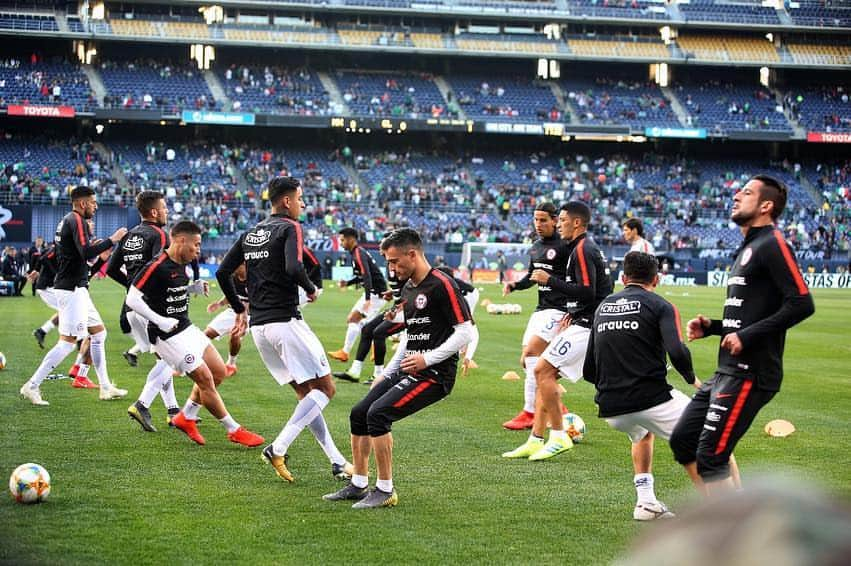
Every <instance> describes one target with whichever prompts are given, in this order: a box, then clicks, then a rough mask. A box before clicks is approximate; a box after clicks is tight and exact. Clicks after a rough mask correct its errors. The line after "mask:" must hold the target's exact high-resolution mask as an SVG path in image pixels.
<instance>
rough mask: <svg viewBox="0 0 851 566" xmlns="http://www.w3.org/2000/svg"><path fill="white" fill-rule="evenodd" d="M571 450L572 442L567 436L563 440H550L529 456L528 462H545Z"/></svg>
mask: <svg viewBox="0 0 851 566" xmlns="http://www.w3.org/2000/svg"><path fill="white" fill-rule="evenodd" d="M571 448H573V441H572V440H571V439H570V437H569V436H565V437H564V439H550V440H548V441H547V443H546V444H544V446H543V447H542V448H541V449H540V450H538V451H537V452H535V453H534V454H532V455H531V456H529V460H531V461H533V462H537V461H538V460H547V459H548V458H552V457H553V456H557V455H558V454H561V453H562V452H567V451H568V450H570V449H571Z"/></svg>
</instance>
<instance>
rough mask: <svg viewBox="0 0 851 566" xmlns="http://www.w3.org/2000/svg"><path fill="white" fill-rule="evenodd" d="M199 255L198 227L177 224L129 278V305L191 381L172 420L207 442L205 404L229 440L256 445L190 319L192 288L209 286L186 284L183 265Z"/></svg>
mask: <svg viewBox="0 0 851 566" xmlns="http://www.w3.org/2000/svg"><path fill="white" fill-rule="evenodd" d="M200 254H201V228H200V227H199V226H198V225H197V224H195V223H193V222H190V221H188V220H184V221H181V222H178V223H177V224H175V225H174V226H173V227H172V229H171V242H170V244H169V246H168V248H166V249H165V250H163V251H162V253H161V254H160V255H159V256H158V257H157V258H156V259H154V260H153V261H151V262H149V263H148V264H147V265H145V266H144V267H143V268H142V269H140V270H139V273H138V274H137V275H136V277H135V278H134V279H133V285H132V286H131V287H130V290H129V291H128V292H127V306H128V307H130V308H131V309H133V311H135V312H136V314H138V315H139V316H142V317H143V318H145V320H147V321H148V335H149V337H150V342H151V344H153V346H154V351H155V352H156V353H157V355H158V356H159V357H160V358H162V359H163V360H165V362H166V363H168V364H169V365H170V366H171V367H172V368H174V369H175V370H177V371H179V372H181V373H186V375H188V376H189V378H190V379H191V380H192V381H194V382H195V385H194V386H193V387H192V393H191V394H190V395H189V400H188V401H187V402H186V405H185V406H184V408H183V410H181V411H180V412H179V413H177V414H176V415H175V416H174V418H172V419H171V423H172V424H173V425H174V426H175V427H177V428H178V429H180V430H181V431H183V432H184V433H186V435H187V436H188V437H189V438H191V439H192V440H193V441H194V442H196V443H198V444H202V445H203V444H205V443H206V441H205V439H204V437H203V436H201V433H200V432H199V431H198V428H197V426H196V424H197V420H198V410H199V409H200V408H201V406H202V405H203V406H204V407H205V408H206V409H207V410H208V411H209V412H210V414H212V415H213V416H214V417H216V419H217V420H218V421H219V422H220V423H221V424H222V426H223V427H224V428H225V430H226V431H227V436H228V439H229V440H230V441H231V442H235V443H237V444H242V445H244V446H259V445H260V444H262V443H263V437H262V436H260V435H258V434H255V433H253V432H251V431H249V430H248V429H246V428H245V427H242V426H240V425H239V423H238V422H236V421H235V420H234V418H233V417H232V416H231V415H230V413H228V410H227V409H226V408H225V404H224V401H222V398H221V397H220V396H219V392H218V391H217V390H216V382H217V381H221V379H222V378H223V377H224V373H225V364H224V362H223V361H222V357H221V356H220V355H219V352H218V350H216V349H215V348H213V345H212V344H210V340H209V339H208V338H207V337H206V336H204V333H203V332H201V330H200V329H199V328H198V327H197V326H195V325H194V324H192V321H191V320H189V295H190V293H191V294H195V295H197V294H201V293H203V294H205V295H206V294H207V291H208V286H207V283H206V281H200V280H199V281H195V282H194V283H192V284H190V283H189V277H188V276H187V275H186V266H187V265H188V264H189V263H190V262H192V260H194V259H197V258H198V256H199V255H200ZM163 377H164V376H163ZM168 377H169V378H170V377H171V376H168ZM148 385H149V384H146V385H145V389H148ZM143 393H144V392H143ZM156 394H157V392H156V384H154V386H153V387H152V391H150V393H149V394H148V397H147V398H146V399H145V401H147V403H148V405H150V402H151V401H153V399H154V397H155V396H156ZM134 407H135V408H136V413H137V414H145V413H146V412H147V407H145V406H144V404H143V402H141V401H137V402H136V403H135V404H134ZM131 416H133V418H136V416H135V415H132V414H131ZM137 420H139V419H137ZM148 420H150V419H148ZM139 422H140V423H142V421H141V420H140V421H139ZM148 424H150V423H148ZM143 426H144V425H143Z"/></svg>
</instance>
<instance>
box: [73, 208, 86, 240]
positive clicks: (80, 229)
mask: <svg viewBox="0 0 851 566" xmlns="http://www.w3.org/2000/svg"><path fill="white" fill-rule="evenodd" d="M74 218H76V219H77V236H79V237H80V245H81V246H83V247H86V236H85V234H86V232H84V231H83V217H82V216H80V213H79V212H74Z"/></svg>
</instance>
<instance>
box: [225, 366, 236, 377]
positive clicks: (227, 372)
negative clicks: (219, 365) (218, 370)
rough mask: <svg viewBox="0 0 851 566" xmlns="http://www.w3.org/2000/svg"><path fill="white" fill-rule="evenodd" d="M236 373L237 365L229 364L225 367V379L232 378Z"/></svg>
mask: <svg viewBox="0 0 851 566" xmlns="http://www.w3.org/2000/svg"><path fill="white" fill-rule="evenodd" d="M235 373H236V364H233V365H231V364H227V365H225V377H230V376H232V375H233V374H235Z"/></svg>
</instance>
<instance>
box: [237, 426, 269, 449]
mask: <svg viewBox="0 0 851 566" xmlns="http://www.w3.org/2000/svg"><path fill="white" fill-rule="evenodd" d="M228 438H229V439H230V441H231V442H236V443H237V444H242V445H243V446H260V445H261V444H263V442H264V439H263V437H262V436H260V435H259V434H255V433H253V432H251V431H250V430H248V429H247V428H245V427H244V426H241V427H239V428H238V429H236V430H235V431H233V432H229V433H228Z"/></svg>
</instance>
